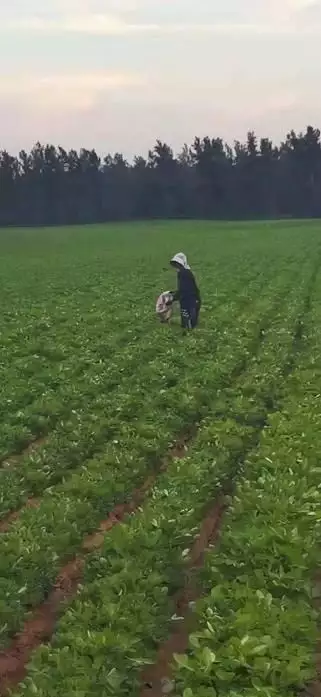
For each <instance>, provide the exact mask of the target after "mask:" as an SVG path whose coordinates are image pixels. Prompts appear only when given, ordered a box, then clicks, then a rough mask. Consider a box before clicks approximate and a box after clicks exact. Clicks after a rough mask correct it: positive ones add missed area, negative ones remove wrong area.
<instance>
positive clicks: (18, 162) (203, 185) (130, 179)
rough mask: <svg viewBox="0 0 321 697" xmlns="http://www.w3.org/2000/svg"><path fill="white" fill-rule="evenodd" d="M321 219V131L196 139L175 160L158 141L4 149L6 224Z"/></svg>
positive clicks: (0, 174)
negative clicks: (122, 146)
mask: <svg viewBox="0 0 321 697" xmlns="http://www.w3.org/2000/svg"><path fill="white" fill-rule="evenodd" d="M319 216H320V217H321V142H320V131H319V130H318V129H315V128H313V127H312V126H309V127H308V128H307V129H306V132H305V133H300V134H296V133H295V132H294V131H291V132H290V133H289V134H288V135H287V137H286V139H285V141H284V142H282V143H281V145H280V146H275V145H274V144H273V143H272V142H271V140H270V139H269V138H262V139H260V140H258V139H257V137H256V135H255V134H254V133H253V132H250V133H248V135H247V140H246V142H245V143H241V142H239V141H236V142H234V145H233V147H230V146H229V145H227V144H226V143H224V142H223V140H222V139H221V138H210V137H205V138H195V140H194V142H193V144H192V145H191V146H188V145H184V147H183V148H182V151H181V152H180V153H179V154H178V155H177V156H175V155H174V153H173V150H172V149H171V147H170V146H169V145H167V144H166V143H162V142H160V141H157V142H156V145H155V147H154V148H153V149H152V150H150V152H149V153H148V157H147V159H146V158H144V157H141V156H137V157H135V158H134V161H133V162H132V163H128V162H127V161H126V159H125V158H124V157H123V155H122V154H120V153H116V154H115V155H113V156H112V155H107V157H105V158H104V159H101V158H100V157H99V155H98V154H97V153H96V152H95V150H86V149H81V150H80V152H76V151H75V150H70V151H69V152H67V151H66V150H64V149H63V148H62V147H54V146H53V145H45V146H43V145H41V144H40V143H37V144H36V145H35V147H34V148H33V149H32V151H31V152H30V153H27V152H25V151H22V152H20V154H19V156H18V157H13V156H11V155H10V154H9V153H8V152H7V151H6V150H2V151H0V225H2V226H3V225H34V226H36V225H61V224H70V223H76V224H79V223H93V222H104V221H108V220H128V219H144V218H218V219H233V218H240V219H242V218H244V219H247V218H280V217H295V218H300V217H305V218H309V217H319Z"/></svg>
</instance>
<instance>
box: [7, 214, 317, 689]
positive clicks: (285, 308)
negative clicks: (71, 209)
mask: <svg viewBox="0 0 321 697" xmlns="http://www.w3.org/2000/svg"><path fill="white" fill-rule="evenodd" d="M178 251H183V252H185V253H186V254H187V256H188V259H189V261H190V264H191V266H192V269H193V271H194V272H195V274H196V277H197V280H198V283H199V285H200V289H201V293H202V298H203V306H202V311H201V319H200V326H199V327H198V328H197V330H196V331H195V332H193V333H190V334H188V335H187V336H183V334H182V332H181V329H180V322H179V312H178V310H177V311H176V313H175V315H174V319H173V322H172V324H171V325H170V326H162V325H160V324H159V323H158V321H157V319H156V317H155V301H156V298H157V296H158V294H159V293H160V292H161V291H164V290H167V289H169V288H173V287H175V284H176V279H175V274H174V272H173V271H172V270H171V269H170V267H169V259H170V258H171V256H172V255H173V254H174V253H176V252H178ZM0 297H1V315H0V335H1V358H0V375H1V377H0V390H1V400H0V410H1V422H0V423H1V425H0V463H1V465H0V695H1V696H2V697H3V695H5V694H7V691H8V690H9V689H12V690H13V695H15V697H17V696H18V695H19V697H32V696H33V695H39V696H41V697H64V696H66V697H111V696H114V697H121V696H123V695H128V696H130V697H139V696H142V695H144V697H145V694H146V690H147V693H148V694H150V695H151V697H153V696H155V695H160V694H162V693H164V694H165V693H166V689H168V691H169V690H170V694H172V695H173V696H174V697H257V696H259V697H297V695H298V694H299V692H300V690H302V689H303V688H305V686H306V685H307V684H308V683H310V681H312V680H313V679H314V678H315V674H316V668H315V658H314V655H315V650H316V646H317V628H318V611H317V610H316V609H315V597H316V596H320V589H319V584H316V582H315V579H316V576H317V571H318V568H320V563H321V545H320V542H321V483H320V482H321V437H320V433H321V349H320V346H321V224H320V223H319V222H318V221H316V222H304V221H302V222H284V223H272V222H271V223H242V224H227V223H225V224H221V225H220V224H217V223H212V222H181V223H162V222H155V223H142V224H137V223H135V224H126V225H114V226H112V225H110V226H105V227H104V226H99V227H95V226H94V227H91V228H90V227H87V228H86V227H84V228H66V229H62V228H61V229H47V230H28V229H25V230H16V229H12V230H0ZM218 502H220V503H218ZM124 504H126V506H124ZM221 505H222V506H223V507H224V509H225V512H224V516H223V517H222V520H221V521H220V535H219V542H218V543H217V544H214V536H213V530H212V537H211V534H209V535H208V536H207V538H206V539H205V542H204V545H203V547H204V548H206V549H205V553H204V555H203V551H204V550H202V555H201V557H200V558H199V559H198V561H197V564H196V557H195V558H194V556H193V555H194V551H193V550H194V547H195V540H197V539H198V535H199V532H200V530H202V529H203V527H202V526H203V525H204V520H205V521H206V519H207V517H208V516H211V515H213V516H215V511H216V512H217V511H218V507H219V506H221ZM115 507H116V508H115ZM117 512H118V513H117ZM125 513H126V515H125V517H124V518H123V516H124V514H125ZM117 514H118V517H121V518H122V522H121V523H119V524H116V523H117ZM106 521H107V524H106ZM109 521H112V523H113V527H112V526H111V525H109ZM114 523H115V524H114ZM109 528H111V529H109ZM97 531H98V532H99V531H100V534H99V535H98V538H97V536H95V537H93V538H92V537H89V536H90V535H94V533H95V532H97ZM103 533H104V534H103ZM200 559H201V563H200ZM73 565H74V566H73ZM194 567H195V568H194ZM70 569H73V571H72V572H71V576H70V579H69V580H70V586H72V588H69V589H68V588H67V586H66V582H65V580H66V573H69V572H70ZM68 570H69V571H68ZM65 572H66V573H65ZM72 574H73V575H72ZM62 579H64V580H63V581H62ZM192 588H193V592H192V591H191V589H192ZM184 592H185V595H186V593H187V595H188V593H190V597H189V601H190V602H189V604H186V607H185V608H183V610H182V618H183V619H180V615H179V612H178V610H179V603H177V598H178V597H181V596H182V597H183V595H184ZM191 598H192V600H191ZM46 623H47V624H46ZM184 633H185V635H186V636H185V639H184V641H183V650H184V651H185V648H186V653H184V654H183V653H181V652H180V653H179V655H176V654H177V652H176V653H175V651H174V653H175V656H172V655H169V657H168V660H167V663H166V665H165V664H164V666H163V668H162V670H163V674H162V673H159V671H158V673H157V670H156V668H155V670H154V668H153V666H154V665H157V662H158V661H159V649H160V647H163V646H165V644H166V641H167V640H168V638H173V637H174V636H175V634H176V635H181V637H182V636H183V635H184ZM188 634H189V639H188ZM185 644H186V647H185ZM173 645H174V646H175V645H176V644H175V640H174V641H173ZM177 645H178V646H179V642H177ZM172 653H173V652H172ZM147 665H150V666H152V667H151V668H148V669H146V666H147ZM156 673H157V676H156ZM146 675H149V676H152V677H149V678H148V679H147V678H146ZM154 676H155V677H154ZM145 682H148V686H144V683H145ZM313 694H314V693H313Z"/></svg>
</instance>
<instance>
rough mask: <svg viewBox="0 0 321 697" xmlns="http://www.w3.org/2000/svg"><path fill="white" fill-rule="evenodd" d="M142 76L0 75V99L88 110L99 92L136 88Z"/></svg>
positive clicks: (33, 106)
mask: <svg viewBox="0 0 321 697" xmlns="http://www.w3.org/2000/svg"><path fill="white" fill-rule="evenodd" d="M143 84H144V81H143V78H142V77H140V76H138V75H134V74H129V73H128V74H125V73H108V72H96V73H85V74H69V75H66V74H63V75H48V76H41V75H38V76H37V75H23V74H22V75H11V76H5V77H2V78H0V90H1V100H2V101H3V100H4V99H14V98H18V99H19V100H20V101H22V100H23V99H25V100H26V106H27V108H29V110H30V109H31V110H38V111H39V109H41V110H50V111H52V110H54V111H55V110H61V109H64V110H66V109H67V110H68V109H71V110H73V111H74V110H87V109H90V108H92V107H93V106H94V105H95V103H96V102H97V101H99V99H100V98H101V95H103V94H106V93H109V94H110V93H112V92H115V91H119V90H124V89H125V90H126V92H127V91H128V89H130V88H137V87H138V86H141V85H143Z"/></svg>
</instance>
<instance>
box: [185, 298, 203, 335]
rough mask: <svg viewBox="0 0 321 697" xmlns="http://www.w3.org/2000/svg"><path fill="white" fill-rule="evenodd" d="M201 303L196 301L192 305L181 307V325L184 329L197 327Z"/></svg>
mask: <svg viewBox="0 0 321 697" xmlns="http://www.w3.org/2000/svg"><path fill="white" fill-rule="evenodd" d="M199 313H200V304H199V303H195V305H192V306H191V307H181V326H182V328H183V329H195V327H197V325H198V317H199Z"/></svg>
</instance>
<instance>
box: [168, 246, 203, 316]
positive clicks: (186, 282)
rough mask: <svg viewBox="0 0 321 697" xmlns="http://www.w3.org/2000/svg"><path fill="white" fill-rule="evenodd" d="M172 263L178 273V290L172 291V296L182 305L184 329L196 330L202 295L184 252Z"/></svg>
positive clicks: (176, 255) (176, 256)
mask: <svg viewBox="0 0 321 697" xmlns="http://www.w3.org/2000/svg"><path fill="white" fill-rule="evenodd" d="M170 263H171V266H173V267H174V268H175V269H176V271H177V290H176V291H172V296H173V300H178V301H179V303H180V307H181V325H182V328H183V329H195V327H196V326H197V324H198V318H199V312H200V308H201V295H200V291H199V289H198V286H197V283H196V280H195V277H194V274H193V272H192V271H191V268H190V266H189V264H188V262H187V258H186V255H185V254H183V252H179V254H175V256H174V257H173V258H172V259H171V262H170Z"/></svg>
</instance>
